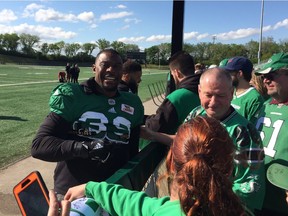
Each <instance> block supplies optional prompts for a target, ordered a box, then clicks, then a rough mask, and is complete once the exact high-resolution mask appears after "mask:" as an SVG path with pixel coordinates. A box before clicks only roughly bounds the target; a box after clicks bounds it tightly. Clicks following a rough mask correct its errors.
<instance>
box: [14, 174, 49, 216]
mask: <svg viewBox="0 0 288 216" xmlns="http://www.w3.org/2000/svg"><path fill="white" fill-rule="evenodd" d="M13 194H14V196H15V199H16V201H17V204H18V206H19V208H20V211H21V213H22V215H23V216H42V215H43V216H47V213H48V209H49V194H48V189H47V187H46V184H45V182H44V181H43V179H42V176H41V174H40V173H39V172H38V171H33V172H31V173H30V174H29V175H27V176H26V177H25V178H24V179H23V180H22V181H20V182H19V183H18V184H17V185H15V187H14V188H13Z"/></svg>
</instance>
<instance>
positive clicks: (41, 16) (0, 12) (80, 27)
mask: <svg viewBox="0 0 288 216" xmlns="http://www.w3.org/2000/svg"><path fill="white" fill-rule="evenodd" d="M262 8H263V25H262V26H263V28H262V29H263V30H262V37H263V38H265V37H266V38H267V37H272V38H273V39H274V41H275V42H277V43H278V42H280V41H284V40H288V13H287V10H288V1H275V0H269V1H268V0H264V7H262V0H255V1H252V0H244V1H243V0H242V1H216V0H212V1H205V0H198V1H195V0H186V1H185V12H184V29H183V33H184V42H185V43H190V44H197V43H201V42H215V43H224V44H231V43H235V44H245V43H247V42H249V41H251V40H255V41H259V39H260V27H261V11H262ZM172 10H173V1H172V0H169V1H168V0H159V1H152V0H142V1H140V0H133V1H132V0H128V1H118V0H107V1H99V0H88V1H85V0H84V1H78V0H72V1H68V0H63V1H59V0H42V1H39V0H38V1H31V0H18V1H17V0H9V1H6V0H0V34H5V33H9V34H11V33H16V34H18V35H20V34H21V33H26V34H31V35H37V36H39V38H40V42H41V43H44V42H46V43H56V42H59V41H62V40H63V41H64V42H65V43H80V44H83V43H94V42H95V41H97V40H99V39H106V40H108V41H110V42H113V41H122V42H124V43H129V44H136V45H138V46H139V48H140V49H141V50H144V49H145V48H149V47H151V46H154V45H159V44H161V43H167V42H168V43H170V42H171V33H172Z"/></svg>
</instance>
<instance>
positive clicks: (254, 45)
mask: <svg viewBox="0 0 288 216" xmlns="http://www.w3.org/2000/svg"><path fill="white" fill-rule="evenodd" d="M96 48H98V49H99V50H103V49H106V48H113V49H115V50H117V51H118V52H119V53H120V54H121V56H122V57H123V58H124V59H125V58H126V57H127V56H126V54H127V52H139V51H140V48H139V47H138V45H136V44H126V43H124V42H120V41H112V42H110V41H108V40H106V39H98V40H97V41H96V42H95V43H84V44H79V43H65V42H64V41H59V42H55V43H40V38H39V37H38V36H37V35H30V34H25V33H23V34H20V35H17V34H16V33H12V34H8V33H6V34H0V53H1V54H6V55H13V56H20V57H29V58H36V59H39V60H53V61H67V62H68V61H74V62H91V61H92V62H93V61H94V59H95V56H93V55H92V53H93V51H94V50H95V49H96ZM183 50H185V51H187V52H189V53H190V54H191V55H192V56H193V57H194V59H195V63H196V62H200V63H203V64H206V65H211V64H219V62H220V61H221V60H223V59H224V58H229V57H233V56H245V57H247V58H249V59H250V60H251V61H252V62H253V63H254V64H256V63H257V61H258V51H259V42H258V41H254V40H251V41H249V42H248V43H246V44H222V43H214V42H213V43H212V42H211V43H207V42H203V43H197V44H191V43H184V44H183ZM144 52H145V53H146V62H145V63H146V64H154V65H167V64H168V60H169V57H170V56H171V43H161V44H159V45H155V46H152V47H149V48H146V49H145V50H144ZM277 52H288V40H287V39H284V40H280V42H278V43H277V42H275V41H274V39H273V37H267V38H263V40H262V44H261V60H262V61H264V60H267V59H268V58H269V57H270V56H271V55H272V54H274V53H277Z"/></svg>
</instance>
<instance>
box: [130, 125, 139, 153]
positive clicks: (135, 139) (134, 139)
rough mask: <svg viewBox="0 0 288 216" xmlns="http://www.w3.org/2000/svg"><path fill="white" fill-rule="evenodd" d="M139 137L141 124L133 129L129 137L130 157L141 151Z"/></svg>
mask: <svg viewBox="0 0 288 216" xmlns="http://www.w3.org/2000/svg"><path fill="white" fill-rule="evenodd" d="M139 137H140V125H138V126H136V127H135V128H132V129H131V134H130V139H129V146H130V147H129V150H130V153H129V154H130V159H131V158H133V157H134V156H135V155H136V154H138V152H139Z"/></svg>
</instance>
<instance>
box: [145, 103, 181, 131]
mask: <svg viewBox="0 0 288 216" xmlns="http://www.w3.org/2000/svg"><path fill="white" fill-rule="evenodd" d="M177 122H178V115H177V111H176V109H175V107H174V105H173V104H172V103H171V102H170V101H169V100H168V99H165V100H164V101H163V103H162V104H161V105H160V106H159V108H158V109H157V111H156V114H154V115H150V116H148V117H147V118H146V122H145V126H146V127H148V128H150V129H151V130H153V131H157V132H164V133H169V132H170V131H171V125H175V123H177Z"/></svg>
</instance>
